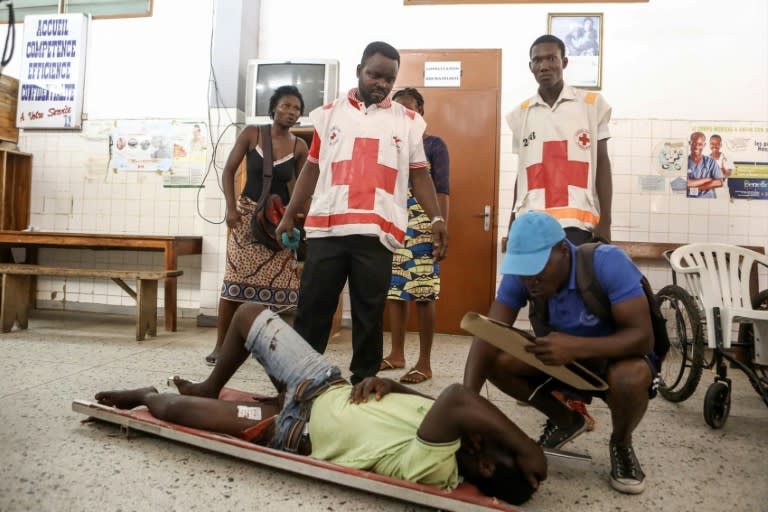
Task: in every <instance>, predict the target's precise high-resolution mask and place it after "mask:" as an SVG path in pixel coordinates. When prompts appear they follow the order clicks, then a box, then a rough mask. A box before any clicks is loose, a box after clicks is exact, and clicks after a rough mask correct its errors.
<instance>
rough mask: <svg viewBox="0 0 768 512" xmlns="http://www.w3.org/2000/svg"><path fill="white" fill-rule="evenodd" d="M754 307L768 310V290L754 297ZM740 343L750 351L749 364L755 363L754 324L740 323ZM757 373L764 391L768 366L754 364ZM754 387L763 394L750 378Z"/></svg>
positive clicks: (767, 380) (766, 384) (767, 382)
mask: <svg viewBox="0 0 768 512" xmlns="http://www.w3.org/2000/svg"><path fill="white" fill-rule="evenodd" d="M752 309H760V310H763V311H765V310H768V290H763V291H761V292H760V293H758V294H757V295H755V297H754V298H753V299H752ZM739 344H743V345H742V346H744V347H747V348H748V353H747V354H745V355H746V358H747V365H752V364H753V363H754V354H755V329H754V326H753V325H752V324H740V325H739ZM752 369H753V370H754V371H755V373H756V374H757V378H758V379H759V380H760V383H761V385H762V386H763V391H766V390H768V367H765V366H753V368H752ZM749 381H750V383H751V384H752V387H753V388H755V391H757V392H758V394H760V395H761V396H762V393H761V392H760V390H759V389H757V384H756V383H755V382H754V381H753V380H752V379H749Z"/></svg>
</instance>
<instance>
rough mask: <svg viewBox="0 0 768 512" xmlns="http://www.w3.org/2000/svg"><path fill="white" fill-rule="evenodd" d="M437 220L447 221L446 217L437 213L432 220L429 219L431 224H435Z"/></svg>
mask: <svg viewBox="0 0 768 512" xmlns="http://www.w3.org/2000/svg"><path fill="white" fill-rule="evenodd" d="M436 222H445V219H444V218H443V217H441V216H440V215H435V216H434V217H432V220H431V221H429V224H430V225H432V226H434V225H435V223H436Z"/></svg>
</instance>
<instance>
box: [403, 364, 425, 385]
mask: <svg viewBox="0 0 768 512" xmlns="http://www.w3.org/2000/svg"><path fill="white" fill-rule="evenodd" d="M431 378H432V376H431V375H427V374H426V373H424V372H422V371H420V370H417V369H416V368H411V369H410V370H408V373H406V374H405V375H403V376H402V377H400V382H402V383H403V384H421V383H422V382H425V381H428V380H429V379H431Z"/></svg>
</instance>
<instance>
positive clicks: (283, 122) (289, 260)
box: [205, 85, 308, 365]
mask: <svg viewBox="0 0 768 512" xmlns="http://www.w3.org/2000/svg"><path fill="white" fill-rule="evenodd" d="M303 113H304V99H303V98H302V96H301V93H300V92H299V90H298V89H297V88H296V87H293V86H290V85H286V86H282V87H279V88H277V89H276V90H275V93H274V94H273V95H272V97H271V98H270V100H269V115H270V117H271V118H272V119H273V122H272V126H271V129H270V132H271V134H272V157H273V158H272V160H273V164H272V184H271V186H270V193H272V194H278V195H279V196H280V197H281V198H282V200H283V202H284V203H285V204H288V200H289V185H290V184H292V180H293V179H294V178H295V177H297V176H298V174H299V171H301V168H302V166H303V165H304V162H305V161H306V159H307V151H308V149H307V143H306V142H304V140H303V139H301V138H300V137H296V136H295V135H294V134H292V133H291V131H290V128H291V127H292V126H293V125H294V124H296V121H297V120H298V119H299V117H300V116H301V115H302V114H303ZM260 138H261V130H260V128H259V127H258V126H253V125H251V126H246V127H245V128H244V129H243V131H242V133H241V134H240V136H239V137H238V138H237V142H235V146H234V147H233V148H232V152H231V153H230V154H229V157H228V158H227V163H226V165H225V166H224V172H223V173H222V178H221V181H222V185H223V188H224V197H225V199H226V202H227V215H226V222H227V226H228V227H229V228H230V230H231V231H230V233H229V238H228V240H227V261H226V271H225V273H224V283H223V285H222V287H221V298H220V299H219V315H218V322H217V336H216V346H215V347H214V348H213V351H212V352H211V353H210V354H209V355H208V356H206V358H205V361H206V363H208V364H210V365H213V364H216V358H217V357H218V353H219V349H220V348H221V344H222V343H223V342H224V335H225V333H226V332H227V328H228V327H229V324H230V322H231V321H232V315H234V314H235V311H237V308H238V307H239V306H240V304H242V303H243V302H246V301H248V302H257V303H259V304H264V305H265V306H269V307H270V308H271V309H273V310H275V311H278V312H279V311H285V310H288V309H292V308H294V307H295V306H296V303H297V302H298V296H299V295H298V291H299V276H298V273H297V263H296V254H295V253H294V252H293V251H292V250H290V249H283V250H281V251H278V252H274V251H272V250H271V249H269V248H268V247H266V246H264V245H262V244H260V243H258V242H256V241H255V240H254V239H253V235H252V234H251V217H252V216H253V211H254V209H255V207H256V202H257V201H258V200H259V198H260V197H261V186H262V182H263V168H264V167H263V166H264V158H263V151H262V147H261V144H262V141H261V140H260ZM243 157H245V159H246V174H247V175H246V183H245V187H244V188H243V191H242V194H241V196H240V198H239V199H238V200H235V171H236V170H237V168H238V167H239V166H240V162H242V160H243Z"/></svg>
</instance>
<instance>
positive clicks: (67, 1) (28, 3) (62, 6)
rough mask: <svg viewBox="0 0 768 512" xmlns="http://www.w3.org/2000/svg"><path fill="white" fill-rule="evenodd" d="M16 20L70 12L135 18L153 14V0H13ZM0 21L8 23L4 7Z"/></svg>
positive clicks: (102, 16) (101, 16)
mask: <svg viewBox="0 0 768 512" xmlns="http://www.w3.org/2000/svg"><path fill="white" fill-rule="evenodd" d="M13 10H14V12H15V17H16V22H19V23H20V22H23V21H24V16H26V15H28V14H58V13H61V14H68V13H77V12H84V13H87V14H90V15H91V16H93V18H94V19H99V18H134V17H141V16H151V15H152V0H13ZM4 11H5V12H4V13H3V14H2V15H0V16H2V17H1V18H0V22H2V23H8V11H7V10H5V9H4Z"/></svg>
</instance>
